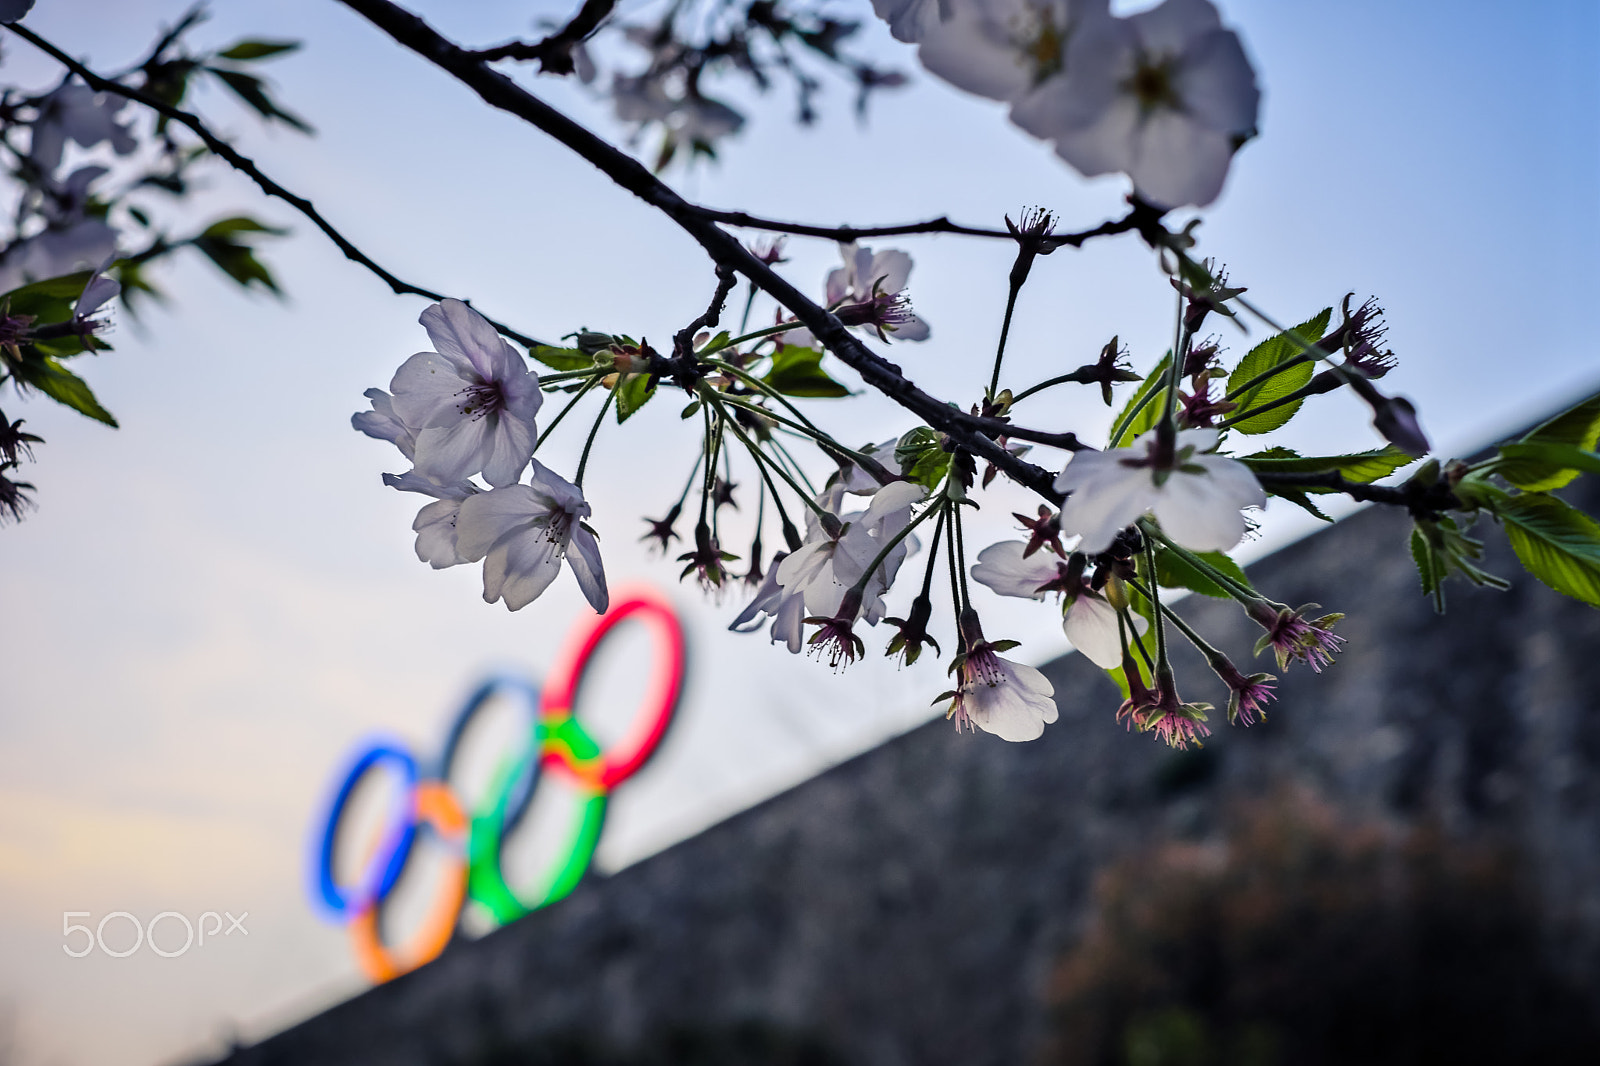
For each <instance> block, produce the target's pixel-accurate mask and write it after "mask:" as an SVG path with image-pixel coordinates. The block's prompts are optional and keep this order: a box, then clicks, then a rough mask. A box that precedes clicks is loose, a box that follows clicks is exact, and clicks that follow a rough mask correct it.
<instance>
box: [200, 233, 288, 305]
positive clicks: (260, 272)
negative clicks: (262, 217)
mask: <svg viewBox="0 0 1600 1066" xmlns="http://www.w3.org/2000/svg"><path fill="white" fill-rule="evenodd" d="M189 243H191V244H193V245H194V246H195V247H196V248H198V249H200V251H202V252H204V253H205V255H206V258H208V259H210V260H211V261H212V262H213V263H215V264H217V266H218V267H219V268H220V269H221V270H222V272H223V273H224V274H226V275H228V277H230V278H232V279H233V280H234V281H236V282H238V283H239V284H240V285H241V286H242V287H244V288H249V287H250V285H251V284H252V283H255V284H259V285H261V287H262V288H265V289H267V290H269V291H271V292H274V293H278V294H279V295H282V293H281V292H280V291H279V289H278V283H277V282H276V281H274V280H273V278H272V271H270V270H268V269H267V267H266V264H264V263H262V262H261V260H259V259H257V258H256V253H255V251H254V250H253V249H251V248H250V247H249V246H247V245H243V244H239V243H237V242H235V241H232V240H229V239H228V238H227V237H208V236H205V235H204V234H202V235H200V236H198V237H195V238H193V239H192V240H191V241H190V242H189Z"/></svg>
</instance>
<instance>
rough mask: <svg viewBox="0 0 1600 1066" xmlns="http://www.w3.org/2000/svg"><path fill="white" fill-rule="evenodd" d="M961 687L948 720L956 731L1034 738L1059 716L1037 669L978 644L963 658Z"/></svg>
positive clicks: (1014, 738) (1045, 680) (1050, 690)
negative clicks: (964, 730)
mask: <svg viewBox="0 0 1600 1066" xmlns="http://www.w3.org/2000/svg"><path fill="white" fill-rule="evenodd" d="M959 673H960V677H961V684H960V686H959V687H958V688H957V689H956V691H955V694H954V696H953V698H952V700H951V703H950V710H949V713H948V717H950V718H953V719H955V723H956V729H957V730H960V729H961V727H962V726H966V727H967V728H968V729H973V730H974V731H976V730H977V729H982V730H984V731H985V732H988V733H993V734H994V735H995V736H997V737H999V738H1000V739H1001V740H1010V741H1014V742H1021V741H1026V740H1038V739H1039V737H1040V736H1042V735H1043V734H1044V727H1045V726H1046V725H1048V724H1050V723H1051V722H1054V721H1055V720H1056V719H1057V718H1059V717H1060V712H1059V711H1058V710H1057V709H1056V701H1055V700H1054V699H1052V698H1051V697H1052V696H1054V695H1055V686H1054V685H1052V684H1050V681H1049V679H1048V678H1046V677H1045V676H1044V675H1043V674H1042V673H1040V672H1039V671H1038V670H1036V669H1034V668H1033V667H1031V666H1027V665H1024V664H1023V663H1014V662H1012V661H1011V660H1010V659H1006V658H1002V657H1001V656H999V655H997V654H995V652H994V651H993V650H992V649H991V648H990V647H989V645H988V643H987V642H984V641H979V642H978V643H977V644H976V645H974V646H973V647H972V648H971V649H970V650H969V651H968V652H967V655H966V657H965V658H964V659H963V660H962V663H961V668H960V671H959Z"/></svg>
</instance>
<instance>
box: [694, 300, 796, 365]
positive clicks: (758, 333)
mask: <svg viewBox="0 0 1600 1066" xmlns="http://www.w3.org/2000/svg"><path fill="white" fill-rule="evenodd" d="M754 298H755V297H753V296H752V297H751V299H754ZM799 328H801V327H800V323H799V322H798V321H795V320H790V321H788V322H779V323H778V324H777V325H776V326H767V327H766V328H765V329H758V330H755V331H754V332H751V333H745V334H741V335H740V336H737V337H730V338H728V339H727V340H726V341H724V342H723V343H722V344H719V345H717V347H716V348H715V349H713V350H714V351H718V352H720V351H722V350H723V349H724V348H732V347H734V346H736V345H740V344H743V343H744V342H745V341H753V340H760V339H761V338H762V337H770V336H772V335H773V334H774V333H789V332H791V331H793V330H796V329H799ZM708 347H709V344H708ZM695 354H696V355H697V356H698V355H699V352H696V353H695Z"/></svg>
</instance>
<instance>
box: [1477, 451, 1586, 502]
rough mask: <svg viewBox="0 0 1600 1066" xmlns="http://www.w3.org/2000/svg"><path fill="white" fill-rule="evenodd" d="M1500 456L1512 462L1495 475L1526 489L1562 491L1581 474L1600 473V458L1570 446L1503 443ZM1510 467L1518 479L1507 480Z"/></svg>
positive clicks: (1498, 467)
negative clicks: (1530, 486)
mask: <svg viewBox="0 0 1600 1066" xmlns="http://www.w3.org/2000/svg"><path fill="white" fill-rule="evenodd" d="M1500 455H1501V457H1502V458H1503V459H1506V460H1509V463H1506V464H1505V465H1500V464H1496V466H1495V472H1496V473H1498V474H1499V475H1500V476H1501V477H1505V478H1506V480H1507V481H1511V483H1512V484H1513V485H1516V486H1518V487H1519V488H1523V489H1527V488H1528V486H1529V485H1549V486H1551V487H1552V488H1561V487H1562V486H1563V485H1566V484H1567V483H1568V482H1570V481H1571V480H1572V479H1573V478H1575V477H1577V476H1578V475H1579V474H1600V455H1597V454H1595V453H1594V452H1592V451H1585V450H1584V449H1582V448H1575V447H1573V446H1572V445H1570V444H1556V443H1553V442H1543V441H1537V442H1532V443H1527V444H1523V443H1517V444H1502V445H1501V446H1500ZM1507 467H1510V468H1511V470H1512V472H1513V473H1514V474H1516V475H1517V480H1515V481H1512V479H1511V478H1509V477H1506V469H1507ZM1529 491H1535V490H1532V489H1529ZM1538 491H1544V490H1538Z"/></svg>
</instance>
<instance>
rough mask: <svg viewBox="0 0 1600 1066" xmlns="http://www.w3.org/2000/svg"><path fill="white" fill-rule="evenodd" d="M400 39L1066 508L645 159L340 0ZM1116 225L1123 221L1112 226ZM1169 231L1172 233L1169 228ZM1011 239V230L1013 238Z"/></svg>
mask: <svg viewBox="0 0 1600 1066" xmlns="http://www.w3.org/2000/svg"><path fill="white" fill-rule="evenodd" d="M340 2H341V3H343V4H344V5H345V6H346V7H348V8H350V9H351V10H352V11H354V12H356V13H357V14H359V15H361V16H362V17H363V18H365V19H367V20H368V21H369V22H371V23H372V24H373V25H374V26H376V27H377V28H378V29H380V30H382V31H383V32H385V33H387V34H388V35H389V36H390V37H392V38H393V39H394V40H395V41H396V42H398V43H399V44H401V45H403V46H405V47H406V48H409V49H411V50H412V51H414V52H416V53H417V54H418V55H420V56H422V57H423V58H424V59H426V60H428V61H429V62H431V63H433V64H434V65H435V66H437V67H439V68H440V69H441V70H444V71H445V72H446V73H448V74H450V75H451V76H453V77H454V78H456V80H458V81H460V82H461V83H462V84H464V85H466V86H467V87H468V88H470V89H472V90H473V91H474V92H476V93H477V94H478V96H479V97H480V98H481V99H482V100H483V101H484V102H485V103H487V104H489V105H490V106H491V107H494V108H497V109H499V110H502V111H506V112H509V113H510V114H513V115H516V116H517V117H519V118H521V119H523V120H524V121H526V122H528V123H529V124H530V125H533V126H534V127H536V128H538V129H540V130H542V131H543V132H544V133H546V134H548V135H549V136H550V137H552V138H554V139H555V140H556V141H558V142H560V143H561V144H563V145H565V146H566V147H567V148H569V149H571V150H572V151H573V152H575V153H577V154H578V155H579V156H581V157H582V158H584V159H586V160H588V161H589V162H590V163H591V164H593V165H594V166H595V167H596V168H597V169H598V170H600V171H601V173H603V174H605V175H606V176H607V177H609V178H610V179H611V180H612V181H614V182H615V183H616V184H617V185H619V186H621V187H622V188H624V189H626V190H627V191H629V192H631V193H633V194H634V195H635V196H638V197H639V198H640V199H642V200H644V201H645V202H646V203H648V204H650V205H651V206H653V207H655V208H656V209H658V210H660V211H661V212H662V213H664V214H665V215H667V216H668V217H669V218H671V219H672V220H673V221H674V222H676V223H677V224H678V226H679V227H680V228H681V229H683V230H684V231H685V232H686V233H688V234H689V236H691V237H693V238H694V240H695V241H696V242H697V243H698V244H699V245H700V246H701V247H702V248H703V249H704V250H705V251H706V253H707V254H708V255H710V257H711V258H712V260H713V261H714V262H716V263H717V264H718V265H719V266H725V267H730V268H732V269H734V270H737V271H738V272H739V273H741V274H743V275H744V276H745V277H747V278H749V279H750V280H751V281H753V282H754V283H755V284H756V285H758V286H760V287H761V288H762V289H763V290H764V291H765V292H767V293H768V294H769V295H770V296H772V297H773V298H774V299H775V300H777V301H778V303H780V304H782V305H783V306H784V307H786V308H788V310H789V311H790V312H791V313H792V314H793V315H794V316H795V317H796V318H797V319H799V320H800V322H802V323H803V324H804V325H805V326H806V328H808V329H810V330H811V332H812V334H813V335H814V336H815V337H816V338H817V339H818V340H819V341H820V342H821V343H822V344H823V345H824V346H825V347H826V348H827V349H828V350H829V351H831V352H833V354H834V355H836V356H837V357H838V358H839V359H840V360H841V361H843V362H844V363H845V364H846V365H848V366H849V367H851V369H853V370H855V371H856V373H857V374H859V375H860V376H861V378H862V380H863V381H864V382H865V383H866V384H867V385H868V386H870V387H871V388H874V389H876V390H877V391H879V392H881V393H882V394H884V395H885V396H887V397H888V398H889V399H891V400H893V401H895V402H896V403H898V404H899V405H900V406H902V407H904V408H905V409H906V410H908V411H910V412H911V413H912V414H915V415H916V416H917V417H919V418H920V419H922V420H923V421H924V422H925V423H926V424H927V425H929V426H931V427H933V428H934V429H936V430H939V431H940V432H943V433H944V434H946V435H947V436H948V437H950V438H951V440H952V441H953V442H954V443H955V444H956V445H958V446H959V447H961V448H963V449H965V450H966V451H968V452H970V453H971V454H973V455H976V456H978V457H980V458H983V459H986V460H988V461H989V462H990V463H993V464H994V465H995V467H997V468H998V469H999V470H1001V471H1002V472H1004V473H1005V474H1006V475H1007V476H1008V477H1010V478H1011V479H1012V480H1013V481H1016V482H1017V483H1018V484H1020V485H1023V486H1024V487H1026V488H1028V489H1031V490H1032V491H1034V492H1036V493H1038V494H1039V495H1040V496H1042V497H1044V498H1045V499H1047V500H1049V501H1051V502H1053V503H1059V502H1060V501H1061V499H1062V496H1061V494H1060V493H1059V492H1057V491H1056V490H1055V487H1054V484H1053V482H1054V479H1055V475H1054V474H1052V473H1051V472H1050V471H1048V470H1045V469H1044V468H1042V467H1039V466H1035V465H1034V464H1032V463H1028V462H1025V461H1023V460H1021V459H1018V458H1017V457H1016V456H1014V455H1012V454H1011V453H1010V452H1008V451H1006V450H1005V449H1004V448H1002V447H1000V446H999V445H998V444H997V443H996V442H995V441H994V440H993V439H992V438H990V437H989V436H987V435H986V434H985V433H984V432H983V431H982V430H981V429H980V428H979V427H978V425H977V423H976V421H975V419H974V416H972V415H968V414H967V413H966V412H964V411H962V410H960V409H959V408H957V407H954V406H952V405H950V404H948V403H945V402H944V401H942V400H940V399H938V398H937V397H935V396H932V395H930V394H928V393H926V392H924V391H922V390H921V389H920V388H918V387H917V386H916V385H915V384H914V383H913V382H912V381H911V380H910V379H909V378H907V377H906V376H905V375H904V374H903V373H902V372H901V370H900V368H899V367H898V366H897V365H895V364H894V363H891V362H889V361H888V360H887V359H884V358H883V357H882V356H879V355H877V354H876V353H874V352H872V351H871V350H870V349H868V348H867V347H866V345H864V344H862V343H861V341H860V340H859V339H857V338H856V337H855V336H854V335H853V334H851V333H850V332H849V331H848V330H847V329H846V328H845V327H844V325H843V324H842V323H841V322H840V321H839V320H838V319H837V318H835V317H834V316H833V315H832V314H831V313H830V312H828V311H827V310H826V309H825V308H823V307H820V306H819V305H817V304H816V303H815V302H813V301H812V300H810V299H809V298H807V297H806V296H805V295H804V294H803V293H801V292H800V291H799V290H798V289H796V288H795V287H794V286H793V285H791V284H790V283H789V282H788V281H786V280H785V279H784V278H783V277H781V276H780V275H778V274H777V273H776V272H775V271H773V270H772V269H771V268H770V267H769V266H767V264H765V263H763V262H762V261H761V260H760V259H758V258H757V257H756V256H755V255H754V254H753V253H751V252H750V251H749V250H748V249H747V248H745V247H744V246H743V245H742V244H741V243H739V241H738V240H736V239H735V238H734V237H733V236H732V235H730V234H729V233H727V232H725V231H724V230H722V229H721V228H719V227H718V226H717V225H716V224H715V222H714V221H713V220H712V218H711V217H710V216H708V214H707V213H706V209H703V208H700V207H698V206H696V205H694V204H691V203H689V202H688V201H686V200H684V199H683V198H682V197H681V196H679V195H678V194H677V193H676V192H674V191H673V190H672V189H671V188H670V187H668V186H667V185H666V184H664V183H663V182H661V181H660V180H659V179H658V178H657V177H656V176H655V175H654V174H652V173H651V172H650V171H649V170H648V169H647V168H646V167H645V166H643V165H642V164H641V163H640V162H639V161H638V160H636V159H634V158H633V157H632V156H630V155H628V154H627V153H626V152H623V151H622V150H620V149H618V148H617V147H615V146H614V145H612V144H610V143H608V142H607V141H605V140H603V139H602V138H601V137H599V136H597V135H596V134H595V133H594V132H592V131H591V130H589V129H588V128H586V127H585V126H583V125H581V124H580V123H578V122H576V121H574V120H573V119H571V118H569V117H568V116H567V115H565V114H563V113H561V112H560V111H557V110H556V109H555V108H553V107H551V106H550V105H549V104H546V103H545V102H544V101H543V100H541V99H539V98H538V97H536V96H534V95H533V94H532V93H530V92H529V91H528V90H526V89H524V88H523V87H522V86H520V85H518V84H517V83H516V82H514V81H512V80H511V79H510V78H509V77H507V76H505V75H504V74H501V73H500V72H499V71H497V70H494V69H492V68H490V67H489V66H488V65H487V63H485V62H484V60H483V59H482V58H481V57H478V56H476V55H475V54H474V53H472V52H469V51H467V50H466V49H463V48H461V47H460V46H459V45H457V44H455V43H454V42H452V41H450V40H448V39H447V38H445V37H443V36H441V35H440V34H439V33H438V32H436V31H435V30H434V29H433V28H432V27H430V26H429V25H428V24H427V23H426V22H424V21H423V20H422V19H420V18H418V17H417V16H416V15H413V14H411V13H410V12H409V11H406V10H405V9H404V8H401V7H399V6H397V5H395V4H393V3H390V2H389V0H340ZM1152 211H1153V209H1143V210H1141V209H1139V208H1137V207H1136V209H1135V210H1134V211H1133V212H1131V213H1130V218H1131V219H1132V220H1131V221H1129V222H1128V224H1127V226H1126V227H1125V228H1126V229H1138V230H1139V232H1140V233H1141V235H1143V236H1145V237H1146V239H1147V240H1149V239H1151V238H1152V237H1153V236H1154V232H1153V230H1152V227H1156V228H1159V226H1160V222H1159V215H1156V216H1155V217H1154V218H1152V217H1151V213H1152ZM1110 225H1115V224H1110ZM1163 232H1164V231H1163ZM1007 237H1008V239H1009V238H1010V234H1007Z"/></svg>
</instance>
